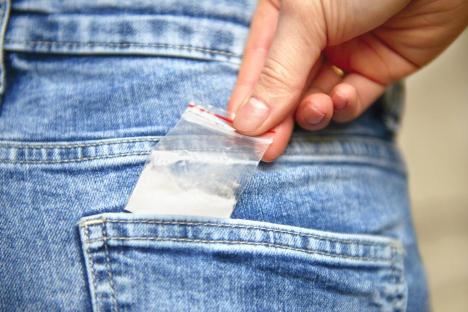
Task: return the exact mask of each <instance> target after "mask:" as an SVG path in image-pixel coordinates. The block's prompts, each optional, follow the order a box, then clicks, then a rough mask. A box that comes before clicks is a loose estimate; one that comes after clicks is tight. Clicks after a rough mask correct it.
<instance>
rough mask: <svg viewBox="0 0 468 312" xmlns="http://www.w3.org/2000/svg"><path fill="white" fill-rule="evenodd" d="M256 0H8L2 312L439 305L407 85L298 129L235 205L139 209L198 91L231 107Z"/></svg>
mask: <svg viewBox="0 0 468 312" xmlns="http://www.w3.org/2000/svg"><path fill="white" fill-rule="evenodd" d="M254 6H255V3H254V1H247V0H242V1H228V0H200V1H182V0H164V1H152V0H141V1H111V0H107V1H104V0H99V1H96V0H94V1H91V0H86V1H85V0H73V1H72V0H68V1H59V0H48V1H46V0H44V1H38V0H20V1H13V2H12V3H11V6H10V3H9V2H8V1H0V13H1V14H0V15H1V16H2V17H1V20H0V21H1V25H4V26H5V27H4V30H5V32H2V36H1V47H2V49H1V51H2V54H1V55H2V64H1V65H2V66H1V72H2V73H4V74H5V75H4V84H2V88H3V90H2V91H3V98H2V102H1V104H0V173H1V174H0V247H1V248H0V283H1V287H0V310H1V311H91V310H94V311H417V312H420V311H427V310H428V309H429V308H428V297H427V296H428V295H427V288H426V282H425V277H424V272H423V268H422V265H421V261H420V258H419V255H418V249H417V244H416V237H415V233H414V229H413V225H412V221H411V214H410V205H409V200H408V190H407V188H408V186H407V176H406V169H405V166H404V163H403V161H402V159H401V156H400V154H399V151H398V149H397V147H396V146H395V142H394V136H395V134H396V131H397V128H398V122H399V118H400V110H401V107H400V106H401V102H402V101H401V96H402V94H401V92H402V90H401V86H400V85H396V86H394V87H393V88H392V89H390V90H389V91H388V92H387V93H386V95H385V96H383V97H382V98H381V99H379V100H378V101H377V102H376V103H375V105H374V106H373V107H372V108H371V109H370V110H369V111H368V112H366V113H365V114H364V115H363V116H362V117H361V118H359V119H358V120H356V121H354V122H352V123H350V124H347V125H332V126H331V127H329V128H327V129H326V130H323V131H320V132H314V133H311V132H305V131H301V130H300V129H297V130H296V132H295V134H294V137H293V139H292V141H291V144H290V146H289V148H288V150H287V152H286V154H285V155H284V156H282V157H281V158H280V159H279V160H278V161H276V162H274V163H272V164H262V165H261V166H260V168H259V170H258V172H257V173H256V174H255V175H254V177H253V179H252V181H251V182H250V183H249V185H247V187H246V190H245V192H244V193H243V194H242V196H241V198H239V202H238V204H237V206H236V209H235V211H234V214H233V216H232V218H231V219H217V218H200V217H191V216H170V215H168V216H157V215H138V214H130V213H125V212H124V211H123V208H124V207H125V205H126V202H127V200H128V198H129V195H130V193H131V191H132V189H133V187H134V186H135V183H136V181H137V179H138V176H139V174H140V172H141V170H142V169H143V166H144V164H145V160H146V158H147V156H148V153H149V151H150V150H151V148H152V147H153V146H154V145H155V144H157V142H158V139H159V138H160V137H161V136H164V134H165V133H166V132H167V131H168V129H170V128H171V127H172V126H174V124H175V123H176V122H177V120H178V118H179V116H180V114H181V112H182V111H183V110H184V109H185V107H186V105H187V103H188V102H189V101H190V100H194V101H196V102H199V103H202V104H203V103H206V104H211V105H215V106H218V107H225V105H226V102H227V99H228V97H229V93H230V91H231V88H232V87H233V84H234V82H235V79H236V74H237V71H238V69H239V63H240V60H241V55H242V50H243V45H244V41H245V38H246V35H247V33H248V27H249V21H250V18H251V14H252V10H253V8H254Z"/></svg>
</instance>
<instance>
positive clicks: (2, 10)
mask: <svg viewBox="0 0 468 312" xmlns="http://www.w3.org/2000/svg"><path fill="white" fill-rule="evenodd" d="M9 16H10V0H0V95H2V94H3V92H4V91H5V80H6V79H5V62H4V61H5V60H4V56H5V50H4V45H5V33H6V30H7V23H8V17H9Z"/></svg>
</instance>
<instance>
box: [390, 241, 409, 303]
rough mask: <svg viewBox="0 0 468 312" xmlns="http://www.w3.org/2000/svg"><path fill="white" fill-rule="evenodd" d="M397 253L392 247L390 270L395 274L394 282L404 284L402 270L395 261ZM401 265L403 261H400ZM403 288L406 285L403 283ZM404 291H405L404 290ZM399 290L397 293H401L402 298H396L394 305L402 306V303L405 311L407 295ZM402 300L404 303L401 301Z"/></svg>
mask: <svg viewBox="0 0 468 312" xmlns="http://www.w3.org/2000/svg"><path fill="white" fill-rule="evenodd" d="M397 257H398V253H397V250H395V249H394V248H392V266H391V268H392V271H393V274H394V276H395V282H394V283H395V284H396V285H398V284H403V285H404V284H405V281H404V274H403V272H402V269H400V268H398V267H397V261H398V258H397ZM401 262H402V263H401V265H404V262H403V261H401ZM405 289H406V285H405ZM405 293H406V291H405ZM405 293H403V292H401V291H398V294H401V295H402V298H401V299H399V300H398V298H397V302H396V303H395V305H396V306H397V307H398V306H402V305H404V306H405V311H406V305H407V298H406V297H407V295H406V294H405ZM402 301H403V302H404V303H402ZM396 311H400V312H401V310H396Z"/></svg>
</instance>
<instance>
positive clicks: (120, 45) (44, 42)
mask: <svg viewBox="0 0 468 312" xmlns="http://www.w3.org/2000/svg"><path fill="white" fill-rule="evenodd" d="M5 43H11V44H24V45H28V46H35V45H41V44H42V45H48V46H57V47H60V46H62V47H66V46H76V47H80V46H86V47H93V46H98V47H99V46H100V47H108V48H128V47H140V48H145V47H148V48H168V49H179V50H186V51H197V52H202V53H208V54H219V55H223V56H228V57H236V58H241V57H242V55H239V54H236V53H233V52H229V51H225V50H217V49H210V48H203V47H197V46H192V45H179V44H169V43H138V42H92V41H88V42H80V41H47V40H30V41H26V40H25V41H19V40H11V39H5ZM7 48H8V47H7Z"/></svg>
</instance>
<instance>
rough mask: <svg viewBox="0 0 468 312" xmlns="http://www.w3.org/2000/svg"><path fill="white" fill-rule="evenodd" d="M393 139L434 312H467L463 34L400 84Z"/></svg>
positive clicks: (467, 94)
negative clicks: (400, 109)
mask: <svg viewBox="0 0 468 312" xmlns="http://www.w3.org/2000/svg"><path fill="white" fill-rule="evenodd" d="M406 87H407V94H406V108H405V114H404V117H403V125H402V129H401V134H400V137H399V142H400V146H401V148H402V150H403V153H404V155H405V156H406V160H407V165H408V169H409V179H410V192H411V195H412V204H413V216H414V221H415V225H416V230H417V232H418V238H419V243H420V251H421V254H422V257H423V261H424V263H425V266H426V271H427V274H428V278H429V284H430V289H431V294H432V305H433V308H434V311H436V312H437V311H451V312H458V311H463V312H466V311H468V31H466V30H465V32H464V33H463V34H462V36H461V37H459V38H458V39H457V40H456V41H455V42H454V43H453V45H452V46H451V47H450V48H449V49H448V50H446V51H445V52H444V53H443V54H442V55H441V56H440V57H439V58H438V59H437V60H435V61H434V62H433V63H431V64H430V65H429V66H427V67H426V68H424V69H422V70H421V71H419V72H418V73H417V74H415V75H413V76H411V78H409V79H407V81H406Z"/></svg>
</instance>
